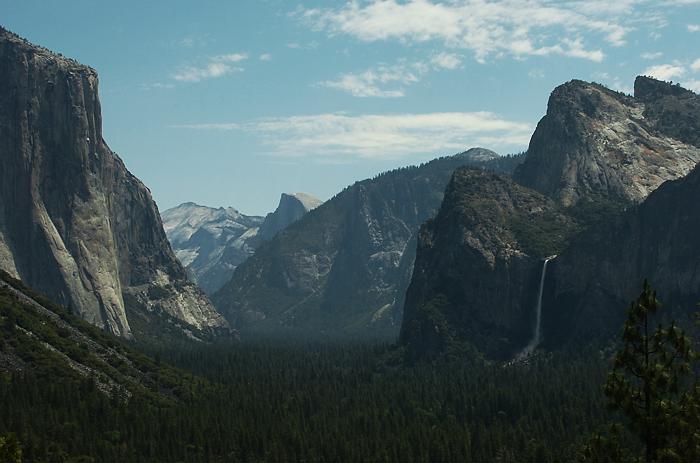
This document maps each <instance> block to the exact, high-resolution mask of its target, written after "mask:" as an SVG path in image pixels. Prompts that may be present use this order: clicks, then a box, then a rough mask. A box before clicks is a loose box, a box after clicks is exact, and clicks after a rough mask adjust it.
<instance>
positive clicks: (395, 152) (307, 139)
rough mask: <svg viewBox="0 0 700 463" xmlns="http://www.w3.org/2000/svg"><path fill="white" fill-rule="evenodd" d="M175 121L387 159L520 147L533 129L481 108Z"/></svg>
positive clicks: (298, 149)
mask: <svg viewBox="0 0 700 463" xmlns="http://www.w3.org/2000/svg"><path fill="white" fill-rule="evenodd" d="M178 127H179V128H188V129H196V130H239V131H245V132H249V133H253V134H255V135H257V136H259V137H260V138H261V140H262V141H263V142H264V143H265V144H267V145H268V146H270V148H271V150H272V152H273V153H275V154H278V155H291V156H312V157H316V158H319V159H328V158H332V157H338V156H341V157H342V156H345V157H360V158H368V159H393V158H401V157H404V156H408V155H414V154H418V153H432V154H437V153H449V152H455V151H459V150H461V149H464V148H465V147H470V146H475V145H485V146H489V147H491V148H494V149H497V150H498V149H501V150H507V151H510V150H517V149H522V148H524V147H526V146H527V143H528V141H529V138H530V134H531V133H532V130H533V127H532V126H531V125H530V124H527V123H522V122H516V121H510V120H507V119H504V118H502V117H500V116H498V115H497V114H494V113H491V112H485V111H482V112H450V113H427V114H392V115H357V116H353V115H347V114H342V113H334V114H319V115H311V116H293V117H280V118H267V119H260V120H256V121H252V122H246V123H215V124H191V125H183V126H178Z"/></svg>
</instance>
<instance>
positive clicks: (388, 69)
mask: <svg viewBox="0 0 700 463" xmlns="http://www.w3.org/2000/svg"><path fill="white" fill-rule="evenodd" d="M426 71H427V67H426V66H425V65H424V64H423V63H421V62H416V63H407V62H405V61H399V62H397V63H395V64H393V65H385V64H380V65H379V66H377V67H375V68H372V69H367V70H365V71H363V72H360V73H348V74H341V75H340V76H339V77H338V78H337V79H335V80H327V81H323V82H320V83H319V85H321V86H323V87H328V88H334V89H337V90H343V91H345V92H348V93H350V94H351V95H353V96H356V97H380V98H398V97H402V96H404V86H406V85H409V84H413V83H416V82H418V81H420V79H421V77H422V76H423V74H424V73H425V72H426ZM387 86H391V87H392V88H387Z"/></svg>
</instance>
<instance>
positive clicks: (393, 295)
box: [213, 150, 518, 337]
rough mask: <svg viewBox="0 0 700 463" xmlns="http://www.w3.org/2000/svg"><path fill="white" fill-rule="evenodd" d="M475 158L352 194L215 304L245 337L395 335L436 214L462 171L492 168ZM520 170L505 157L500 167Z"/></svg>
mask: <svg viewBox="0 0 700 463" xmlns="http://www.w3.org/2000/svg"><path fill="white" fill-rule="evenodd" d="M485 151H486V150H477V152H478V154H479V155H480V156H483V155H484V152H485ZM471 152H472V150H470V151H467V152H466V153H463V154H460V155H456V156H452V157H448V158H442V159H438V160H435V161H431V162H430V163H427V164H425V165H422V166H420V167H411V168H405V169H398V170H395V171H391V172H387V173H384V174H381V175H379V176H377V177H376V178H374V179H370V180H364V181H361V182H357V183H356V184H354V185H352V186H350V187H348V188H346V189H345V190H344V191H342V192H341V193H339V194H338V195H336V196H335V197H333V198H332V199H330V200H328V201H326V202H325V203H323V204H322V205H320V206H319V207H317V208H316V209H314V210H312V211H311V212H309V213H308V214H306V215H305V216H304V217H303V218H301V219H300V220H299V221H297V222H295V223H294V224H292V225H290V226H289V227H288V228H286V229H285V230H283V231H282V232H280V233H278V234H277V235H276V236H275V237H274V238H273V239H272V240H270V241H269V242H267V243H264V244H262V245H261V246H260V247H259V248H258V250H257V251H256V253H255V254H254V255H253V256H252V257H251V258H250V259H248V260H247V261H246V262H244V263H243V264H242V265H241V266H239V267H238V268H237V269H236V271H235V272H234V275H233V278H232V279H231V281H230V282H229V283H228V284H227V285H225V286H224V287H223V288H222V289H221V290H220V291H219V292H217V293H216V294H215V295H214V296H213V300H214V302H215V304H216V305H217V307H218V308H219V310H220V311H221V312H222V313H223V314H224V315H225V316H226V317H227V318H228V319H229V320H230V321H231V322H232V323H234V324H236V326H237V327H240V329H241V332H242V333H245V332H246V331H248V330H271V331H275V332H277V333H288V334H294V333H298V332H299V331H300V332H307V333H308V334H316V335H318V333H329V334H330V333H333V334H339V333H342V334H344V335H348V336H351V337H362V336H382V337H384V336H395V335H396V334H397V332H398V327H399V323H400V319H401V308H402V307H403V298H404V294H405V290H406V288H407V287H408V283H409V281H410V277H411V271H412V269H413V260H414V257H415V246H416V244H415V243H416V234H417V232H418V229H419V227H420V224H421V223H423V222H424V221H425V220H426V219H428V218H430V217H431V216H432V215H433V214H434V213H435V212H436V210H437V208H438V207H439V205H440V201H441V200H442V196H443V192H444V188H445V185H447V182H448V181H449V178H450V176H451V175H452V172H453V171H454V169H455V168H457V167H460V166H463V165H466V164H478V165H481V166H483V167H485V168H488V167H489V166H490V164H489V162H491V161H493V159H492V160H491V161H483V160H478V161H474V160H472V159H471V154H470V153H471ZM501 160H502V158H498V159H496V161H501ZM517 162H518V158H505V159H504V162H502V163H499V164H498V168H499V169H512V166H513V165H515V163H517ZM297 330H299V331H297Z"/></svg>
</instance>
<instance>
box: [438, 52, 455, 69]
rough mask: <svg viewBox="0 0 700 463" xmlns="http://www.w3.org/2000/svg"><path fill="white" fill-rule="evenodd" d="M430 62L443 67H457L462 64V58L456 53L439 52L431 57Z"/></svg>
mask: <svg viewBox="0 0 700 463" xmlns="http://www.w3.org/2000/svg"><path fill="white" fill-rule="evenodd" d="M430 62H431V63H432V64H433V65H435V66H437V67H439V68H442V69H457V68H458V67H459V66H460V64H462V58H461V57H460V56H459V55H457V54H455V53H445V52H443V53H438V54H436V55H433V57H432V58H430Z"/></svg>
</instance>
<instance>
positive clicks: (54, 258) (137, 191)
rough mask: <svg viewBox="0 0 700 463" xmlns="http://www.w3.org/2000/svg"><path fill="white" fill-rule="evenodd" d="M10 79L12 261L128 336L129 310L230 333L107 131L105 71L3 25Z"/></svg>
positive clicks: (4, 144) (5, 84) (0, 119)
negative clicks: (102, 96)
mask: <svg viewBox="0 0 700 463" xmlns="http://www.w3.org/2000/svg"><path fill="white" fill-rule="evenodd" d="M0 82H2V86H0V108H2V111H0V161H1V162H2V169H1V170H0V267H1V268H2V269H4V270H6V271H8V272H9V273H10V274H11V275H13V276H15V277H19V278H20V279H22V280H23V281H25V282H26V283H27V284H28V285H30V286H32V287H34V288H36V289H38V290H40V291H42V292H44V293H46V294H47V295H48V296H50V297H52V298H53V299H55V300H56V301H57V302H59V303H61V304H64V305H66V306H69V307H70V308H71V309H72V310H73V311H75V312H76V313H78V314H80V315H81V316H82V317H83V318H84V319H86V320H88V321H89V322H91V323H93V324H95V325H98V326H101V327H104V328H105V329H107V330H109V331H111V332H113V333H115V334H118V335H121V336H125V337H129V336H131V327H130V323H129V320H128V318H127V314H126V313H127V310H134V311H136V312H138V311H147V312H153V313H163V314H165V315H166V316H167V317H171V318H172V319H173V320H176V321H179V322H183V323H184V324H185V325H188V326H191V327H193V328H196V329H198V330H205V331H206V330H219V329H223V330H224V331H225V330H228V323H227V322H226V321H225V320H224V319H223V318H222V317H221V316H220V315H219V314H218V313H217V312H216V310H215V309H214V308H213V306H212V305H211V303H210V302H209V300H208V299H207V297H206V296H205V295H204V294H203V293H202V292H201V291H200V290H199V289H198V288H197V287H196V286H194V285H193V284H191V283H188V282H187V280H186V275H185V270H184V269H183V267H182V266H181V265H180V264H179V262H178V261H177V259H176V258H175V256H174V255H173V252H172V250H171V248H170V245H169V244H168V241H167V239H166V236H165V232H164V231H163V227H162V224H161V221H160V216H159V214H158V210H157V208H156V205H155V203H154V202H153V200H152V198H151V194H150V192H149V190H148V188H146V187H145V186H144V185H143V184H142V183H141V182H140V181H139V180H138V179H137V178H136V177H134V176H133V175H132V174H131V173H130V172H129V171H128V170H127V169H126V167H125V166H124V163H123V162H122V161H121V159H120V158H119V157H118V156H117V155H116V154H115V153H113V152H112V151H111V150H110V149H109V147H108V146H107V144H106V143H105V141H104V140H103V139H102V119H101V112H100V101H99V98H98V93H97V86H98V79H97V73H96V72H95V71H94V70H93V69H91V68H89V67H87V66H83V65H81V64H79V63H77V62H75V61H73V60H70V59H67V58H64V57H62V56H60V55H56V54H54V53H51V52H49V51H48V50H45V49H43V48H41V47H37V46H34V45H32V44H30V43H28V42H26V41H24V40H23V39H21V38H19V37H17V36H15V35H14V34H12V33H10V32H8V31H6V30H4V29H0Z"/></svg>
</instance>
